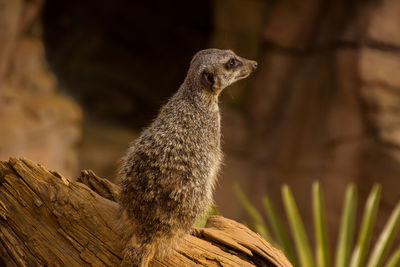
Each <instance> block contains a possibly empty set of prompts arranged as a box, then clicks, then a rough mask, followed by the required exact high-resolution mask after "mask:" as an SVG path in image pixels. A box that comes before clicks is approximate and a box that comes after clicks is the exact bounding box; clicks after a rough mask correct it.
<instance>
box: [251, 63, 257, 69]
mask: <svg viewBox="0 0 400 267" xmlns="http://www.w3.org/2000/svg"><path fill="white" fill-rule="evenodd" d="M252 67H253V69H257V67H258V63H257V62H255V61H254V63H253V65H252Z"/></svg>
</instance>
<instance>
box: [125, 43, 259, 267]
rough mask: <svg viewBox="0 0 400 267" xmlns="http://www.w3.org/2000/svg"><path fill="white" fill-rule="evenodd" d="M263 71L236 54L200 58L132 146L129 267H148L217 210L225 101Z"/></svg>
mask: <svg viewBox="0 0 400 267" xmlns="http://www.w3.org/2000/svg"><path fill="white" fill-rule="evenodd" d="M232 59H235V60H236V62H234V64H233V63H232ZM229 62H231V63H232V64H231V65H229ZM232 65H235V66H234V67H232ZM256 67H257V63H256V62H255V61H250V60H247V59H244V58H241V57H238V56H237V55H235V54H234V53H233V52H232V51H230V50H219V49H207V50H202V51H200V52H198V53H197V54H196V55H195V56H194V57H193V59H192V61H191V64H190V67H189V71H188V74H187V76H186V78H185V80H184V82H183V84H182V85H181V87H180V88H179V90H178V91H177V92H176V93H175V95H174V96H172V98H171V99H170V100H169V101H168V103H167V104H166V105H165V106H164V107H163V108H162V109H161V111H160V113H159V115H158V116H157V118H156V119H155V120H154V121H153V123H152V124H151V125H150V126H149V127H148V128H147V129H145V130H144V131H143V132H142V134H141V135H140V137H139V138H138V139H137V140H136V142H135V143H134V144H133V146H131V147H130V148H129V150H128V152H127V153H126V155H125V157H124V158H123V159H122V164H121V167H120V172H119V174H120V177H121V179H122V192H121V196H120V203H121V206H122V208H123V213H124V217H127V218H128V219H127V222H126V223H127V224H128V225H129V227H130V228H132V229H133V233H132V236H130V237H129V238H131V239H130V240H129V242H128V243H127V246H126V250H125V254H124V260H123V263H122V265H123V266H141V267H145V266H148V264H149V262H150V260H151V258H152V257H153V255H155V254H165V253H168V249H171V248H173V247H174V244H176V243H177V242H178V241H179V240H181V237H182V236H183V235H184V234H187V233H188V232H189V231H190V229H191V227H192V225H193V224H194V223H195V221H196V220H197V219H198V218H199V217H201V216H202V215H203V214H204V212H205V211H206V210H207V209H208V207H209V206H210V204H212V194H213V188H214V185H215V182H216V178H217V174H218V170H219V166H220V164H221V161H222V153H221V149H220V136H221V134H220V114H219V108H218V96H219V94H220V93H221V91H222V90H223V89H224V88H225V87H227V86H229V85H230V84H232V83H233V82H235V81H237V80H240V79H243V78H245V77H247V76H248V75H249V74H250V73H251V72H252V71H253V70H254V69H255V68H256ZM129 232H130V231H127V233H129Z"/></svg>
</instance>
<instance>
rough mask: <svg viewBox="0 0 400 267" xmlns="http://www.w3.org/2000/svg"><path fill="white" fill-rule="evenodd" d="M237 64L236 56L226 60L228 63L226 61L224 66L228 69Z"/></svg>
mask: <svg viewBox="0 0 400 267" xmlns="http://www.w3.org/2000/svg"><path fill="white" fill-rule="evenodd" d="M238 65H239V61H238V60H237V59H236V58H232V59H230V60H229V61H228V63H226V65H225V67H226V68H227V69H228V70H230V69H234V68H236V67H237V66H238Z"/></svg>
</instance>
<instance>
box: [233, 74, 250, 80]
mask: <svg viewBox="0 0 400 267" xmlns="http://www.w3.org/2000/svg"><path fill="white" fill-rule="evenodd" d="M249 75H250V73H243V74H240V75H239V76H236V79H243V78H246V77H247V76H249Z"/></svg>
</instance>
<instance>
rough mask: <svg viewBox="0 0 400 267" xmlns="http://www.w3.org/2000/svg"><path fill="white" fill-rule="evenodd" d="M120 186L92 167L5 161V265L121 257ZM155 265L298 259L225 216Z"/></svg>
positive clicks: (1, 241) (1, 248)
mask: <svg viewBox="0 0 400 267" xmlns="http://www.w3.org/2000/svg"><path fill="white" fill-rule="evenodd" d="M118 192H119V188H118V186H117V185H114V184H112V183H111V182H109V181H108V180H106V179H102V178H99V177H97V176H96V175H95V174H94V173H93V172H92V171H82V174H81V177H80V178H78V181H70V180H68V179H66V178H65V177H63V176H62V175H61V174H59V173H58V172H55V171H51V170H48V169H46V168H45V167H43V166H41V165H38V164H35V163H33V162H31V161H29V160H27V159H16V158H11V159H10V160H9V161H0V265H1V266H117V265H119V263H120V261H121V258H122V250H123V246H124V244H122V242H121V240H122V239H123V238H122V236H121V235H120V234H119V233H118V232H116V230H115V227H114V226H115V225H116V223H117V222H118V217H119V216H118V214H119V205H118V204H117V203H116V202H115V199H117V197H118ZM151 265H152V266H292V265H291V264H290V263H289V262H288V260H287V259H286V258H285V256H284V255H283V254H282V252H281V251H279V250H277V249H275V248H274V247H272V246H271V245H270V244H269V243H268V242H266V241H265V240H263V239H262V238H261V237H260V236H259V235H258V234H256V233H254V232H252V231H250V230H249V229H247V228H246V227H245V226H243V225H241V224H239V223H237V222H234V221H232V220H229V219H226V218H223V217H221V216H213V217H210V218H209V220H208V222H207V225H206V227H205V228H196V229H195V231H194V233H193V234H192V235H188V236H187V237H186V238H185V240H184V241H183V242H182V244H181V245H180V246H179V248H178V249H177V250H176V251H174V254H173V255H170V256H168V257H167V258H164V259H162V260H161V259H157V258H156V259H154V260H153V261H152V262H151Z"/></svg>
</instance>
